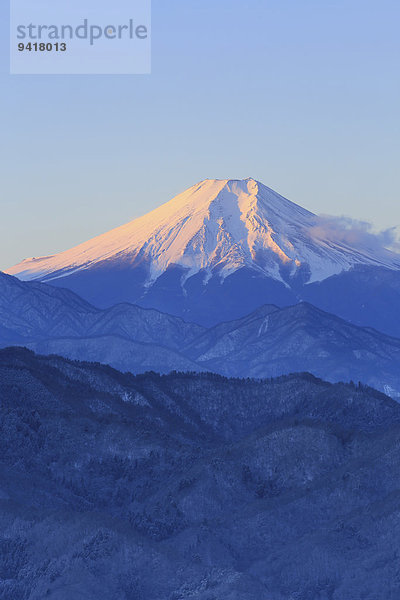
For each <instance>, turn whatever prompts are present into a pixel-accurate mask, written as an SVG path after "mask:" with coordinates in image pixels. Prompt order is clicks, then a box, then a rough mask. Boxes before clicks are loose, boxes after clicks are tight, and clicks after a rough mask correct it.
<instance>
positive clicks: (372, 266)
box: [7, 179, 400, 335]
mask: <svg viewBox="0 0 400 600" xmlns="http://www.w3.org/2000/svg"><path fill="white" fill-rule="evenodd" d="M7 273H9V274H12V275H16V276H17V277H18V278H20V279H22V280H37V281H42V282H47V283H49V284H51V285H54V286H62V287H67V288H69V289H71V290H73V291H74V292H76V293H78V294H80V295H81V296H82V297H83V298H85V299H86V300H87V301H89V302H91V303H93V304H95V305H97V306H99V307H102V308H104V307H109V306H111V305H113V304H116V303H118V302H133V303H136V304H138V305H140V306H142V307H145V308H156V309H159V310H161V311H164V312H168V313H171V314H174V315H177V316H181V317H184V318H185V319H186V320H190V321H194V322H197V323H200V324H203V325H207V326H209V325H214V324H216V323H218V322H220V321H222V320H228V319H235V318H239V317H242V316H244V315H245V314H247V313H249V312H250V311H252V310H254V309H256V308H258V307H259V306H260V305H262V304H265V303H269V304H277V305H279V306H288V305H290V304H294V303H296V302H299V301H301V300H305V301H308V302H312V303H313V304H314V305H316V306H319V307H320V308H322V309H324V310H327V311H330V312H333V313H336V314H338V315H339V316H341V317H343V318H346V319H348V320H350V321H352V322H354V323H357V324H360V325H367V326H373V327H376V328H378V329H381V330H383V331H385V332H386V333H390V334H392V335H400V325H399V326H398V327H397V329H398V330H396V326H393V321H394V320H393V318H392V316H393V314H394V313H397V312H398V307H399V306H400V255H399V254H397V253H395V252H391V251H389V250H386V249H384V248H379V250H377V248H376V247H374V246H373V245H369V244H368V242H360V241H357V243H349V242H348V241H347V240H346V241H344V240H343V239H342V238H341V237H340V236H337V238H336V239H335V236H333V235H331V234H329V232H328V233H327V232H326V231H325V230H324V228H323V227H321V226H320V218H319V217H318V216H316V215H315V214H313V213H311V212H309V211H308V210H305V209H304V208H302V207H300V206H298V205H297V204H294V203H293V202H291V201H289V200H287V199H285V198H283V197H282V196H280V195H279V194H277V193H276V192H274V191H273V190H271V189H270V188H268V187H266V186H264V185H263V184H261V183H259V182H257V181H255V180H254V179H246V180H205V181H203V182H200V183H198V184H196V185H194V186H193V187H191V188H189V189H188V190H187V191H185V192H183V193H182V194H180V195H178V196H177V197H176V198H174V199H173V200H171V201H170V202H167V203H166V204H164V205H162V206H160V207H159V208H157V209H156V210H153V211H152V212H150V213H148V214H146V215H144V216H142V217H139V218H137V219H135V220H133V221H131V222H130V223H127V224H126V225H123V226H121V227H118V228H117V229H114V230H112V231H109V232H108V233H105V234H103V235H100V236H98V237H96V238H94V239H92V240H89V241H88V242H85V243H83V244H80V245H79V246H76V247H75V248H72V249H70V250H67V251H65V252H61V253H59V254H56V255H53V256H47V257H41V258H29V259H26V260H24V261H23V262H22V263H20V264H18V265H16V266H14V267H12V268H10V269H8V271H7ZM393 327H395V329H393Z"/></svg>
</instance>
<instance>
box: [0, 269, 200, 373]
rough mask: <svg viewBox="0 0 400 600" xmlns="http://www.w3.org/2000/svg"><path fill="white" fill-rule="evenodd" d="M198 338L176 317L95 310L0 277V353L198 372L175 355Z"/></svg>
mask: <svg viewBox="0 0 400 600" xmlns="http://www.w3.org/2000/svg"><path fill="white" fill-rule="evenodd" d="M202 332H203V328H201V327H200V326H198V325H195V324H188V323H185V322H184V321H182V319H179V318H177V317H173V316H170V315H166V314H162V313H160V312H159V311H156V310H146V309H143V308H139V307H138V306H133V305H129V304H124V305H118V306H114V307H112V308H110V309H106V310H101V309H98V308H95V307H94V306H92V305H90V304H89V303H87V302H85V301H84V300H82V299H81V298H80V297H79V296H77V295H76V294H74V293H73V292H71V291H69V290H65V289H59V288H56V287H53V286H50V285H45V284H42V283H38V282H23V281H19V280H18V279H16V278H15V277H11V276H10V275H5V274H4V273H1V272H0V347H5V346H11V345H20V346H26V347H30V348H32V349H35V350H37V351H39V352H44V353H52V352H54V353H59V354H62V355H65V356H67V357H70V358H81V359H86V360H93V361H99V362H104V363H107V364H111V365H114V366H117V367H118V368H120V369H123V370H129V371H132V372H142V371H146V370H156V371H158V372H161V373H168V372H170V371H172V370H174V369H179V370H183V371H193V370H202V368H201V366H199V365H195V364H194V363H192V362H191V361H190V360H188V359H187V358H186V357H184V356H183V355H182V354H181V353H180V350H181V348H182V347H183V346H184V345H185V344H187V343H188V341H189V340H193V339H194V338H195V337H196V336H197V335H199V334H200V333H202Z"/></svg>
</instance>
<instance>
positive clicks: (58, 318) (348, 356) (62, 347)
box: [0, 273, 400, 397]
mask: <svg viewBox="0 0 400 600" xmlns="http://www.w3.org/2000/svg"><path fill="white" fill-rule="evenodd" d="M11 345H19V346H26V347H28V348H31V349H33V350H35V351H36V352H39V353H41V354H58V355H61V356H65V357H67V358H73V359H77V360H85V361H93V362H101V363H104V364H110V365H111V366H113V367H115V368H118V369H119V370H122V371H131V372H133V373H143V372H145V371H157V372H160V373H169V372H171V371H175V370H177V371H197V372H201V371H212V372H215V373H221V374H223V375H226V376H231V377H256V378H265V377H272V376H276V375H281V374H287V373H290V372H303V371H309V372H311V373H313V374H314V375H316V376H318V377H322V378H324V379H326V380H328V381H332V382H335V381H340V380H343V381H349V380H354V381H361V382H363V383H366V384H369V385H371V386H373V387H375V388H377V389H380V390H382V391H384V392H385V393H386V394H389V395H391V396H393V397H398V396H400V340H398V339H396V338H392V337H389V336H386V335H384V334H381V333H379V332H377V331H374V330H371V329H367V328H360V327H356V326H354V325H351V324H350V323H347V322H345V321H343V320H342V319H339V318H338V317H335V316H334V315H331V314H328V313H326V312H323V311H321V310H319V309H317V308H315V307H314V306H312V305H310V304H307V303H300V304H297V305H294V306H291V307H288V308H283V309H281V308H278V307H277V306H273V305H265V306H262V307H260V308H258V309H257V310H256V311H254V312H253V313H251V314H249V315H247V316H246V317H245V318H243V319H239V320H236V321H229V322H224V323H221V324H219V325H217V326H215V327H213V328H209V329H207V328H204V327H201V326H199V325H196V324H194V323H186V322H185V321H183V320H182V319H180V318H178V317H174V316H171V315H166V314H162V313H160V312H158V311H155V310H147V309H143V308H140V307H138V306H133V305H129V304H121V305H118V306H115V307H112V308H110V309H98V308H95V307H94V306H92V305H90V304H88V303H87V302H85V301H83V300H81V299H80V298H79V297H77V296H76V295H75V294H73V293H72V292H70V291H69V290H63V289H59V288H55V287H52V286H49V285H47V284H42V283H37V282H22V281H19V280H18V279H16V278H14V277H11V276H9V275H4V274H1V273H0V347H6V346H11Z"/></svg>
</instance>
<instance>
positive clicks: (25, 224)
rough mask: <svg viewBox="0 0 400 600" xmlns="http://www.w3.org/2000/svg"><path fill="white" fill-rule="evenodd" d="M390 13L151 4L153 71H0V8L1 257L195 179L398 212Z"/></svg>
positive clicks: (217, 2)
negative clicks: (259, 185) (249, 180)
mask: <svg viewBox="0 0 400 600" xmlns="http://www.w3.org/2000/svg"><path fill="white" fill-rule="evenodd" d="M102 1H103V0H99V3H101V2H102ZM399 22H400V3H399V2H398V0H396V1H395V0H392V1H389V0H380V2H377V1H374V2H371V1H369V0H337V1H329V0H324V1H321V0H318V1H307V0H153V30H152V37H153V72H152V75H149V76H16V75H14V76H11V75H9V74H8V43H9V42H8V9H7V8H6V7H5V6H4V4H2V7H1V9H0V23H1V25H0V33H1V38H0V40H1V41H0V45H1V54H0V56H1V59H0V60H1V62H0V71H1V73H0V86H1V94H0V109H1V133H0V135H1V144H0V152H1V157H0V158H1V162H0V164H1V181H2V190H1V219H0V268H6V267H9V266H11V265H12V264H14V263H16V262H19V261H20V260H21V259H23V258H25V257H27V256H40V255H46V254H51V253H54V252H58V251H60V250H63V249H66V248H69V247H71V246H73V245H75V244H77V243H79V242H81V241H84V240H86V239H88V238H89V237H93V236H94V235H97V234H99V233H102V232H104V231H106V230H108V229H110V228H112V227H115V226H117V225H120V224H122V223H124V222H126V221H129V220H131V219H132V218H134V217H136V216H139V215H141V214H143V213H145V212H147V211H149V210H150V209H152V208H154V207H156V206H158V205H159V204H161V203H163V202H165V201H167V200H169V199H170V198H172V197H173V196H174V195H176V194H177V193H179V192H180V191H182V190H184V189H185V188H187V187H189V186H190V185H192V184H193V183H195V182H197V181H199V180H201V179H204V178H207V177H209V178H214V177H216V178H226V177H232V178H244V177H249V176H251V177H254V178H256V179H259V180H261V181H262V182H263V183H265V184H266V185H268V186H270V187H272V188H274V189H276V190H277V191H278V192H280V193H281V194H283V195H285V196H286V197H288V198H290V199H291V200H293V201H295V202H297V203H298V204H301V205H303V206H305V207H306V208H308V209H310V210H312V211H314V212H317V213H328V214H335V215H342V214H346V215H349V216H352V217H356V218H361V219H364V220H370V221H371V222H373V223H374V224H375V225H376V226H377V227H379V228H384V227H390V226H393V225H398V224H400V194H399V191H400V183H399V163H400V161H399V159H400V148H399V141H400V131H399V130H400V69H399V57H400V36H399V32H398V29H399Z"/></svg>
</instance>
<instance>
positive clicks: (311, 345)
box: [184, 303, 400, 398]
mask: <svg viewBox="0 0 400 600" xmlns="http://www.w3.org/2000/svg"><path fill="white" fill-rule="evenodd" d="M184 353H185V355H186V356H188V358H190V359H191V360H193V361H195V362H196V363H197V364H198V365H200V366H202V367H203V368H204V369H208V370H211V371H214V372H216V373H221V374H223V375H227V376H230V377H233V376H234V377H260V378H265V377H275V376H277V375H283V374H287V373H295V372H303V371H307V372H310V373H313V375H316V376H317V377H321V378H323V379H326V380H327V381H332V382H335V381H350V380H354V381H362V382H364V383H367V384H368V385H370V386H372V387H375V388H377V389H380V390H382V391H385V393H387V394H389V395H390V396H392V397H396V398H397V397H398V398H400V340H399V339H397V338H392V337H389V336H386V335H383V334H381V333H379V332H378V331H375V330H373V329H367V328H361V327H357V326H354V325H351V324H350V323H348V322H346V321H343V320H342V319H340V318H338V317H336V316H334V315H331V314H328V313H325V312H323V311H321V310H320V309H317V308H315V307H314V306H312V305H310V304H307V303H299V304H296V305H295V306H291V307H288V308H283V309H280V308H278V307H276V306H268V305H267V306H263V307H261V308H259V309H257V310H256V311H255V312H253V313H252V314H250V315H248V316H247V317H245V318H243V319H239V320H237V321H233V322H227V323H221V324H220V325H216V326H215V327H213V328H211V329H209V330H207V331H205V332H204V333H202V334H201V335H200V336H199V337H197V338H196V339H195V340H194V341H193V342H191V343H190V344H188V346H187V347H185V348H184Z"/></svg>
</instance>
